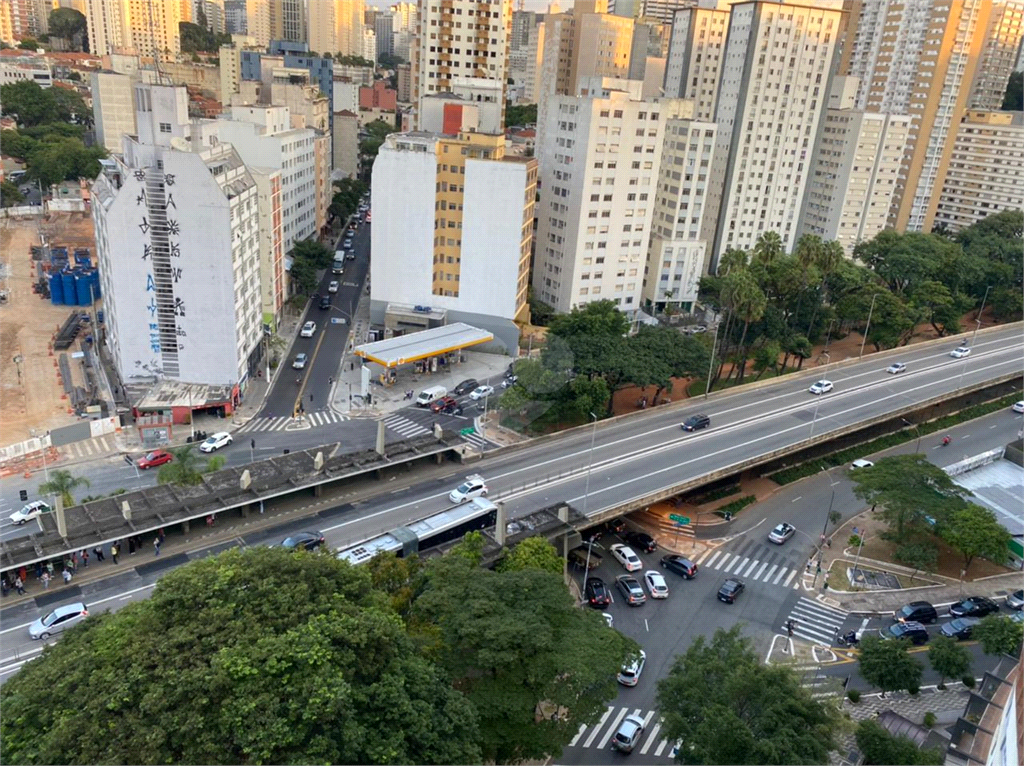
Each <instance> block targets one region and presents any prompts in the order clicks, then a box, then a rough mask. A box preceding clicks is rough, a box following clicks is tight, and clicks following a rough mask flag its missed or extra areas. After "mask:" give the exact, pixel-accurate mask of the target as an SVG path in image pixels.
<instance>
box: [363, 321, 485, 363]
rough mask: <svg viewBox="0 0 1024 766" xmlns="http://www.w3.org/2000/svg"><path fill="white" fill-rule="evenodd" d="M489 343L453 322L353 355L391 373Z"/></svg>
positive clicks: (367, 345) (474, 330)
mask: <svg viewBox="0 0 1024 766" xmlns="http://www.w3.org/2000/svg"><path fill="white" fill-rule="evenodd" d="M492 340H494V335H493V334H491V333H489V332H487V331H486V330H481V329H479V328H476V327H472V326H470V325H468V324H464V323H462V322H456V323H454V324H450V325H445V326H444V327H435V328H433V329H430V330H423V331H421V332H414V333H411V334H409V335H399V336H397V337H394V338H388V339H387V340H378V341H376V342H375V343H364V344H363V345H361V346H356V347H355V349H354V350H353V353H354V354H355V355H356V356H358V357H362V358H363V359H365V360H366V361H368V362H376V363H377V364H379V365H381V366H382V367H387V368H388V369H391V368H393V367H401V366H402V365H403V364H410V363H412V362H418V361H419V360H421V359H429V358H430V357H433V356H441V355H442V354H446V353H448V352H450V351H459V350H461V349H464V348H469V347H470V346H476V345H479V344H481V343H487V342H488V341H492Z"/></svg>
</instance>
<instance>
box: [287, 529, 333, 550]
mask: <svg viewBox="0 0 1024 766" xmlns="http://www.w3.org/2000/svg"><path fill="white" fill-rule="evenodd" d="M323 544H324V536H323V535H322V534H321V533H320V532H296V533H295V534H294V535H292V536H291V537H286V538H285V539H284V542H282V543H281V547H282V548H288V549H290V550H293V551H299V550H302V551H315V550H316V549H317V548H319V547H320V546H321V545H323Z"/></svg>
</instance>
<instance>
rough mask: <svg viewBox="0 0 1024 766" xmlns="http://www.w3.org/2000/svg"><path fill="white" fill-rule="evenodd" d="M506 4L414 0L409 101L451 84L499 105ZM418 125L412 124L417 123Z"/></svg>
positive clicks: (505, 0) (508, 16)
mask: <svg viewBox="0 0 1024 766" xmlns="http://www.w3.org/2000/svg"><path fill="white" fill-rule="evenodd" d="M511 33H512V0H496V2H493V3H487V4H482V3H478V2H476V1H475V0H419V4H418V6H417V19H416V28H415V33H414V34H413V36H412V50H411V51H410V55H411V61H412V75H413V82H412V90H413V92H412V99H413V102H414V104H416V107H417V114H418V111H419V107H420V103H421V101H422V100H423V98H425V97H426V96H430V95H432V94H434V93H444V92H446V91H450V90H452V89H453V87H454V86H456V85H461V86H463V87H469V88H472V89H475V90H476V92H477V94H478V96H479V97H481V98H487V99H488V100H491V101H494V102H495V103H499V104H501V106H502V109H504V107H505V85H506V81H507V79H508V54H509V44H510V37H511ZM417 124H418V123H417Z"/></svg>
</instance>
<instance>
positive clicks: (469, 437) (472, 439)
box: [462, 434, 490, 447]
mask: <svg viewBox="0 0 1024 766" xmlns="http://www.w3.org/2000/svg"><path fill="white" fill-rule="evenodd" d="M462 438H463V439H465V440H466V441H468V442H469V443H470V444H473V445H475V446H477V447H486V446H488V444H489V443H490V442H488V441H487V440H486V439H485V438H484V437H482V436H480V434H463V435H462Z"/></svg>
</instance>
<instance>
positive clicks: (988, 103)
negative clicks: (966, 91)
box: [967, 0, 1024, 112]
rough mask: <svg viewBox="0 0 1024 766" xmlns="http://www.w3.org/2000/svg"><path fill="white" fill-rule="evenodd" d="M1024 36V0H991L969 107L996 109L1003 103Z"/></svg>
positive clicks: (979, 109)
mask: <svg viewBox="0 0 1024 766" xmlns="http://www.w3.org/2000/svg"><path fill="white" fill-rule="evenodd" d="M1022 35H1024V0H992V12H991V14H989V18H988V24H987V26H986V28H985V42H984V48H983V49H982V53H981V57H982V58H981V61H980V62H979V63H978V67H977V69H976V70H975V73H974V82H973V83H971V96H970V99H969V100H968V102H967V108H968V109H971V110H974V111H985V112H996V111H999V109H1001V108H1002V106H1003V96H1004V94H1005V93H1006V82H1007V80H1009V79H1010V74H1011V73H1012V72H1013V70H1014V66H1015V65H1016V63H1017V55H1018V52H1019V51H1020V50H1021V38H1022Z"/></svg>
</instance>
